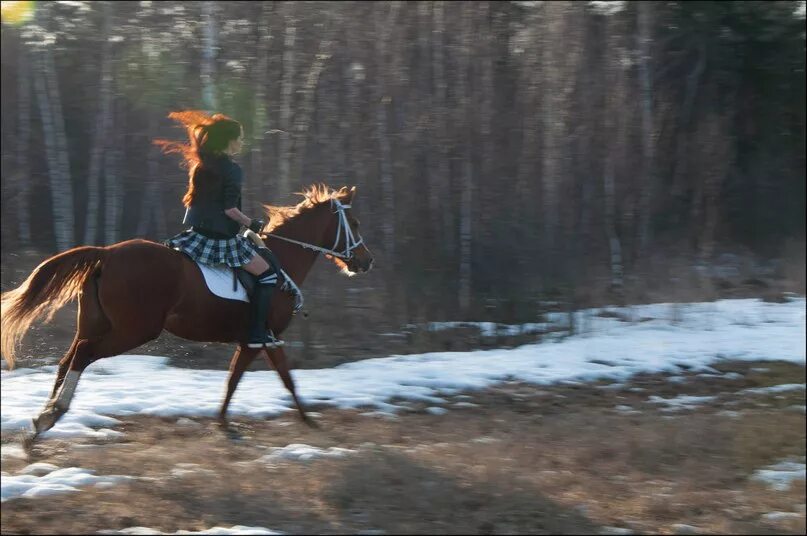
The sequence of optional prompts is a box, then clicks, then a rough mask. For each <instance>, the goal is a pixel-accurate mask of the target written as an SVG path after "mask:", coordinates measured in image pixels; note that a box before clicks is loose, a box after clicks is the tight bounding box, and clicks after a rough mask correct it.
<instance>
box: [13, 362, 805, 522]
mask: <svg viewBox="0 0 807 536" xmlns="http://www.w3.org/2000/svg"><path fill="white" fill-rule="evenodd" d="M715 368H716V369H718V370H719V371H720V372H722V373H728V372H735V373H737V374H729V375H728V377H727V376H726V375H712V376H699V375H696V374H694V373H690V372H687V371H686V370H682V371H681V372H680V373H679V374H678V376H683V377H684V380H683V381H681V380H680V379H679V380H676V381H670V378H669V376H668V375H642V376H637V377H634V378H633V379H632V380H631V381H630V382H626V383H625V384H624V385H622V384H611V385H608V384H604V383H603V384H561V385H555V386H551V387H545V386H534V385H526V384H523V383H518V382H510V383H503V384H501V385H499V386H496V387H494V388H490V389H487V390H484V391H476V392H468V393H464V394H461V395H456V396H452V397H450V399H448V401H447V402H446V403H445V404H443V405H442V406H443V407H444V408H445V409H446V410H447V411H446V412H445V413H441V412H434V411H433V410H432V411H431V412H430V411H427V410H426V407H425V406H423V405H418V404H414V403H410V404H408V406H409V409H408V410H407V411H405V412H403V413H402V414H400V415H399V416H397V417H396V418H389V417H368V416H362V415H360V413H362V412H364V411H367V410H366V409H360V410H355V411H347V410H337V409H328V408H312V409H314V410H316V420H317V422H318V423H319V428H318V429H309V428H307V427H306V426H305V425H303V424H302V423H301V422H300V421H299V420H298V419H297V418H295V416H294V414H293V413H289V414H287V415H285V416H283V417H281V418H277V419H271V420H266V421H256V420H247V419H244V418H238V417H236V418H234V423H235V426H236V428H237V429H238V431H239V432H240V438H239V439H233V438H230V437H227V436H226V435H225V434H223V433H222V431H221V430H219V429H218V428H217V427H216V426H215V425H214V423H213V422H211V421H208V420H204V419H196V420H188V419H182V418H170V419H169V418H154V417H146V416H137V417H124V418H122V420H123V421H124V423H123V425H121V426H120V427H119V428H118V429H119V430H120V431H122V432H124V435H123V436H121V437H119V438H116V439H113V440H106V441H99V440H93V439H46V440H43V441H41V443H39V444H38V446H36V447H35V449H34V451H33V452H32V454H31V456H30V458H29V459H27V460H26V459H19V458H16V457H13V456H5V457H4V458H5V459H4V460H3V471H5V472H7V473H10V474H15V473H16V472H17V471H19V470H20V469H22V468H23V467H24V466H26V465H27V464H29V463H33V462H47V463H52V464H54V465H57V466H59V467H62V468H64V467H73V466H75V467H82V468H86V469H93V470H95V471H96V473H95V474H96V475H98V476H102V475H129V476H133V477H137V478H136V479H133V480H129V481H124V482H122V483H118V484H116V485H114V486H111V487H105V488H99V487H93V486H90V487H86V488H82V491H81V492H80V493H68V494H62V495H55V496H51V497H46V498H38V499H13V500H10V501H7V502H5V503H3V505H2V533H3V534H94V533H98V532H99V531H105V530H118V529H124V528H127V527H135V526H144V527H150V528H153V529H159V530H162V531H165V532H174V531H177V530H203V529H207V528H210V527H215V526H222V527H230V526H233V525H246V526H262V527H266V528H269V529H272V530H276V531H282V532H285V533H291V534H303V533H305V534H312V533H315V534H348V533H353V534H415V533H416V534H515V533H518V534H624V533H630V532H633V533H661V534H673V533H678V534H688V533H689V534H691V533H722V534H727V533H730V534H803V533H804V532H805V506H804V505H805V487H804V481H798V482H796V483H794V484H793V485H792V486H791V487H790V489H789V490H786V491H775V490H772V489H770V488H768V487H766V486H765V485H763V484H762V483H759V482H756V481H754V480H752V479H750V476H751V475H752V474H753V473H754V471H755V470H757V469H762V468H764V467H765V466H767V465H769V464H773V463H776V462H778V461H781V460H783V459H793V460H797V461H803V459H804V455H805V414H804V410H803V408H804V404H805V393H804V390H794V391H786V392H782V393H774V394H754V395H751V394H748V393H741V392H740V391H741V390H743V389H748V388H753V387H764V386H770V385H778V384H781V383H804V381H805V369H804V367H800V366H796V365H792V364H788V363H782V362H759V363H738V362H721V363H720V364H718V365H715ZM651 395H656V396H659V397H664V398H672V397H675V396H677V395H694V396H703V395H711V396H716V398H715V399H714V400H713V401H711V402H709V403H707V404H705V405H702V406H699V407H696V408H693V409H690V410H682V411H668V410H665V409H664V405H663V404H658V403H653V402H651V401H648V398H649V397H650V396H651ZM237 396H238V394H237V393H236V397H237ZM435 413H436V414H435ZM16 439H17V438H16V437H14V435H13V434H9V435H7V436H6V437H4V438H3V446H4V448H9V447H11V446H12V445H13V444H14V442H15V441H16ZM293 443H304V444H307V445H311V446H316V447H320V448H323V449H324V448H330V447H340V448H345V449H351V450H353V451H354V452H350V453H347V454H346V455H344V456H342V457H339V458H322V459H315V460H309V461H296V460H285V461H277V462H273V463H267V462H261V461H256V460H258V459H259V458H261V456H264V455H266V454H267V453H268V452H270V451H269V449H270V448H271V447H284V446H286V445H289V444H293ZM182 464H195V465H182ZM770 512H786V513H793V514H791V515H783V516H768V517H766V516H765V514H768V513H770Z"/></svg>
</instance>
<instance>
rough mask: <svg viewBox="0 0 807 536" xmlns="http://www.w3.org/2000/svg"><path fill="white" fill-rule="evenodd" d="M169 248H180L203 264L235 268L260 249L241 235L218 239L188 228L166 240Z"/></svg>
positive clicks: (256, 253)
mask: <svg viewBox="0 0 807 536" xmlns="http://www.w3.org/2000/svg"><path fill="white" fill-rule="evenodd" d="M165 245H166V246H168V247H169V248H173V249H178V250H179V251H181V252H183V253H185V254H187V255H188V256H189V257H190V258H191V259H193V260H195V261H196V262H200V263H202V264H226V265H227V266H231V267H233V268H236V267H239V266H243V265H245V264H246V263H248V262H249V261H251V260H252V258H253V257H254V256H255V255H258V250H257V249H256V247H255V245H254V244H253V243H252V242H251V241H250V240H249V239H248V238H244V237H243V236H241V235H235V236H234V237H232V238H226V239H222V240H218V239H215V238H208V237H206V236H204V235H200V234H199V233H197V232H195V231H192V230H190V229H188V230H187V231H183V232H181V233H179V234H178V235H176V236H174V237H172V238H169V239H168V240H166V241H165Z"/></svg>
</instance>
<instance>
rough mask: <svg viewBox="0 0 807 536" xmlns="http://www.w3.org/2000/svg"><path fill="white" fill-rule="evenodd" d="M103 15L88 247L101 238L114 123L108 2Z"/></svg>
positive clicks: (86, 227)
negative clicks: (104, 173)
mask: <svg viewBox="0 0 807 536" xmlns="http://www.w3.org/2000/svg"><path fill="white" fill-rule="evenodd" d="M103 12H104V22H103V30H102V31H101V39H102V40H103V43H102V44H101V47H102V48H101V80H100V82H99V90H98V92H99V99H100V103H99V109H98V116H97V118H96V121H95V136H94V139H93V144H92V147H91V149H90V167H89V170H88V172H87V214H86V217H85V220H84V244H86V245H93V244H95V243H96V240H97V238H98V225H97V224H98V220H99V218H100V214H99V201H100V192H99V182H100V181H99V179H100V175H101V158H102V156H103V155H104V152H105V150H106V149H107V148H108V145H107V139H108V137H109V129H110V126H111V120H112V67H111V62H112V57H111V56H112V55H111V53H110V48H111V46H112V44H111V43H110V41H109V37H110V36H109V31H110V28H111V17H112V14H111V8H110V5H109V2H104V4H103Z"/></svg>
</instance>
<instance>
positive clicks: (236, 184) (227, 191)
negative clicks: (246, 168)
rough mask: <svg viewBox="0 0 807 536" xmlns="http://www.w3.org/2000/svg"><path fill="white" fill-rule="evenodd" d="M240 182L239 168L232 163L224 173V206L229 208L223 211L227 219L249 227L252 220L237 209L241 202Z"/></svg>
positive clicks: (241, 174)
mask: <svg viewBox="0 0 807 536" xmlns="http://www.w3.org/2000/svg"><path fill="white" fill-rule="evenodd" d="M242 182H243V173H242V172H241V166H239V165H238V164H236V163H234V162H233V163H232V164H231V165H230V166H229V169H227V171H226V172H225V173H224V206H225V207H230V208H226V209H224V213H225V214H226V215H227V217H229V218H230V219H233V220H235V221H237V222H238V223H240V224H241V225H243V226H244V227H249V226H250V224H251V223H252V220H251V219H250V218H248V217H247V216H246V214H244V213H243V212H241V210H239V208H238V205H240V202H239V201H240V200H241V183H242Z"/></svg>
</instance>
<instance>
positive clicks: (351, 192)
mask: <svg viewBox="0 0 807 536" xmlns="http://www.w3.org/2000/svg"><path fill="white" fill-rule="evenodd" d="M346 198H347V201H348V203H350V202H352V201H353V200H354V199H356V187H355V186H353V187H351V188H350V190H348V192H347V197H346Z"/></svg>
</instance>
